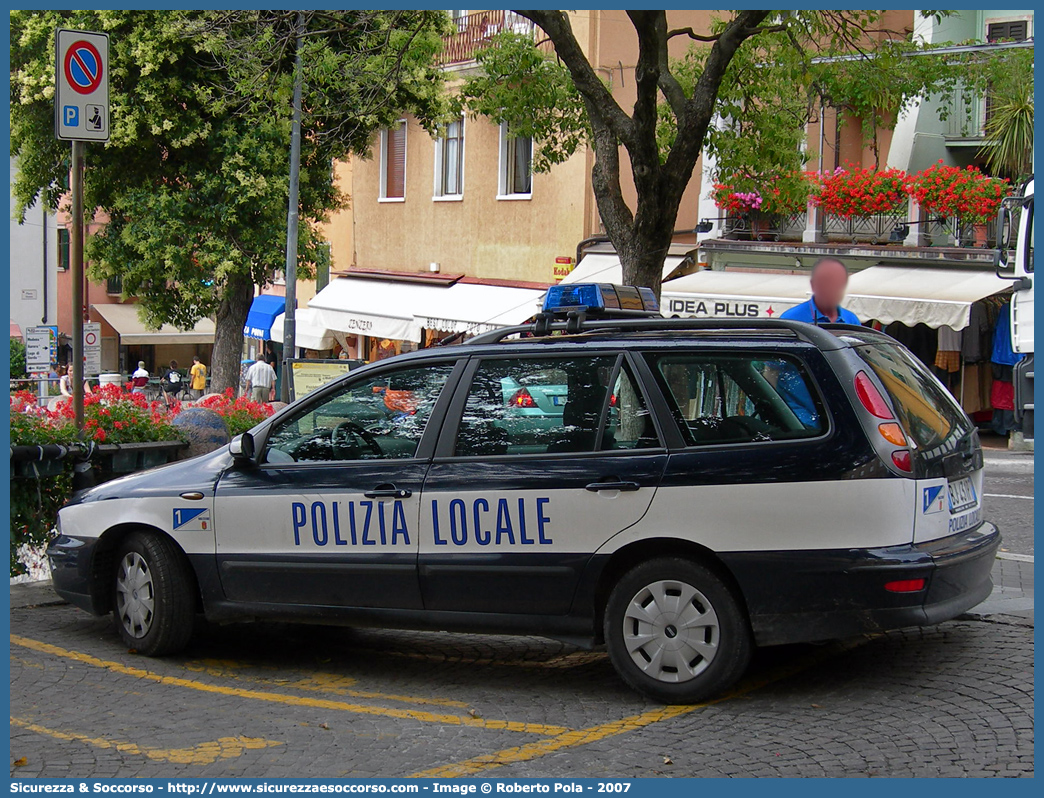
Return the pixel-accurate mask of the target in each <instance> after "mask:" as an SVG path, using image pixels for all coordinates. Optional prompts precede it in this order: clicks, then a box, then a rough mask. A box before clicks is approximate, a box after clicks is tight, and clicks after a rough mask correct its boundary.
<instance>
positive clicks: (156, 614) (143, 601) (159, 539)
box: [112, 532, 196, 657]
mask: <svg viewBox="0 0 1044 798" xmlns="http://www.w3.org/2000/svg"><path fill="white" fill-rule="evenodd" d="M112 590H113V594H112V607H113V613H112V615H113V624H114V625H115V627H116V631H117V632H119V634H120V637H121V638H123V642H124V643H126V644H127V646H129V647H130V648H131V649H133V650H135V651H136V652H137V653H139V654H144V655H145V656H149V657H152V656H162V655H164V654H173V653H175V652H177V651H180V650H181V649H183V648H184V647H185V646H186V645H187V644H188V642H189V640H190V639H191V638H192V631H193V627H194V624H195V616H196V601H195V579H194V578H193V575H192V568H191V566H190V565H189V564H188V562H187V561H186V560H185V557H184V555H183V554H182V553H181V552H180V551H179V550H178V548H177V547H176V546H175V545H174V543H173V542H172V541H171V540H169V539H168V538H166V537H163V536H161V535H157V534H151V533H148V532H132V533H131V534H129V535H127V536H126V537H125V538H124V539H123V540H122V541H121V542H120V545H119V547H118V548H117V551H116V571H115V574H114V578H113V585H112Z"/></svg>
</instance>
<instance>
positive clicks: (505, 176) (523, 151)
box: [498, 122, 533, 197]
mask: <svg viewBox="0 0 1044 798" xmlns="http://www.w3.org/2000/svg"><path fill="white" fill-rule="evenodd" d="M498 193H499V194H500V196H502V197H528V196H530V195H532V193H533V139H531V138H529V137H528V136H512V135H510V134H509V133H508V126H507V123H506V122H505V123H503V124H502V125H501V126H500V180H499V187H498Z"/></svg>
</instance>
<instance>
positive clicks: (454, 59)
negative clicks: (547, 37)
mask: <svg viewBox="0 0 1044 798" xmlns="http://www.w3.org/2000/svg"><path fill="white" fill-rule="evenodd" d="M453 22H454V24H455V25H456V27H457V30H456V31H455V32H454V33H451V34H450V35H449V36H447V37H446V39H445V41H444V42H443V47H442V53H441V54H440V56H439V63H440V64H442V65H443V66H445V65H447V64H461V63H466V62H468V61H474V60H475V53H477V52H478V51H479V50H481V49H482V48H483V47H485V46H486V45H488V44H489V43H490V40H491V39H492V38H493V37H494V36H496V35H497V34H498V33H500V32H501V31H512V32H514V33H519V34H522V35H525V36H534V35H535V28H534V26H533V23H532V22H531V21H530V20H528V19H526V18H525V17H523V16H520V15H518V14H516V13H515V12H514V11H506V10H504V9H494V10H492V11H473V12H472V13H470V14H465V15H463V16H460V17H457V18H456V19H455V20H453Z"/></svg>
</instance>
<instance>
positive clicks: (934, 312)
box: [844, 266, 1011, 330]
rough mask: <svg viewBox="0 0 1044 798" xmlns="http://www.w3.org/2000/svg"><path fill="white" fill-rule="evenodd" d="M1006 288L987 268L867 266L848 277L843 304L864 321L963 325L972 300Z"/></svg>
mask: <svg viewBox="0 0 1044 798" xmlns="http://www.w3.org/2000/svg"><path fill="white" fill-rule="evenodd" d="M1010 288H1011V283H1010V282H1008V281H1006V280H1002V279H1001V278H999V277H998V276H997V275H995V274H994V273H993V272H988V271H978V270H975V271H973V270H966V269H930V268H924V269H915V268H906V267H900V266H871V267H870V268H869V269H864V270H863V271H861V272H856V273H855V274H853V275H852V276H851V277H850V278H849V280H848V291H847V292H846V294H845V303H844V304H845V307H846V308H848V309H849V310H851V311H852V312H853V313H855V314H856V315H857V316H858V317H859V318H860V319H861V320H862V321H864V322H865V321H870V320H871V319H876V320H877V321H879V322H881V323H882V324H891V323H892V322H893V321H900V322H902V323H903V324H906V325H909V326H911V327H912V326H913V325H915V324H919V323H921V324H927V325H928V326H929V327H942V326H943V325H945V326H947V327H952V328H953V329H954V330H962V329H964V328H965V327H967V326H968V317H969V314H970V313H971V305H972V303H973V302H975V301H977V300H979V299H983V298H985V297H988V296H991V295H993V294H996V293H999V292H1001V291H1004V290H1005V289H1010Z"/></svg>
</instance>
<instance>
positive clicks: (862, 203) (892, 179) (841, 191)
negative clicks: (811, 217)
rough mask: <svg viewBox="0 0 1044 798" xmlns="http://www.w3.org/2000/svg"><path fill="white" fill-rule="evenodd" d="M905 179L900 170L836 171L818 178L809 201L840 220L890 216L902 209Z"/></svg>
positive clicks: (904, 173)
mask: <svg viewBox="0 0 1044 798" xmlns="http://www.w3.org/2000/svg"><path fill="white" fill-rule="evenodd" d="M909 179H910V178H909V176H908V175H907V174H906V172H904V171H903V170H902V169H871V168H867V167H854V166H847V167H838V168H837V169H835V170H834V171H833V172H832V173H826V174H822V175H820V176H819V181H818V182H819V190H818V191H817V192H816V193H815V195H814V199H813V201H814V202H816V204H818V205H819V207H820V208H822V209H823V211H824V212H825V213H828V214H832V215H834V216H840V217H842V218H844V219H853V218H864V219H865V218H869V217H871V216H878V215H883V214H892V213H896V212H898V211H902V210H904V209H905V208H906V203H907V193H906V186H907V183H908V182H909Z"/></svg>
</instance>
